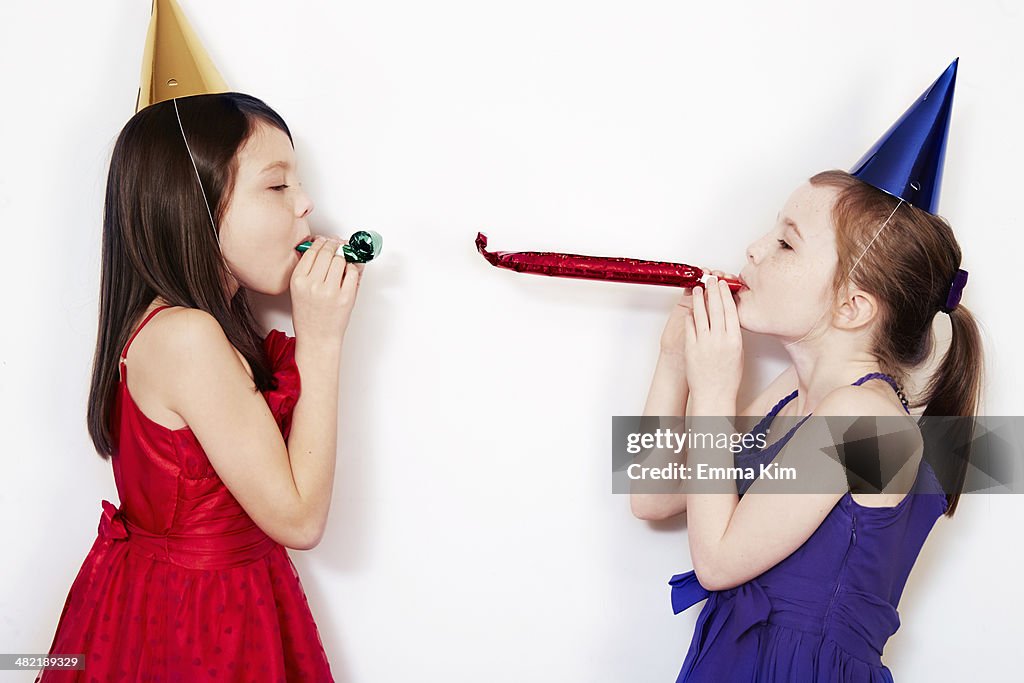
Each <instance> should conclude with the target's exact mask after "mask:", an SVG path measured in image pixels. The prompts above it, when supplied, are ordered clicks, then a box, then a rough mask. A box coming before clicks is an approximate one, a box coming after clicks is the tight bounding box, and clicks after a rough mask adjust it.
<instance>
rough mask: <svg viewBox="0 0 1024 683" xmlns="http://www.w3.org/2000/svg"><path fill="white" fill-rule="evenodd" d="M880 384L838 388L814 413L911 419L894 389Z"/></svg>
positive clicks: (852, 385)
mask: <svg viewBox="0 0 1024 683" xmlns="http://www.w3.org/2000/svg"><path fill="white" fill-rule="evenodd" d="M880 384H881V383H877V384H875V385H869V384H867V383H864V384H859V385H854V384H849V385H846V386H841V387H836V388H835V389H833V390H832V391H830V392H829V393H828V394H826V395H825V398H823V399H822V400H821V403H819V404H818V406H817V407H816V408H815V409H814V413H815V414H816V415H821V416H829V415H833V416H857V415H872V416H879V417H907V418H910V416H909V415H907V413H906V411H904V410H903V407H902V405H901V404H900V402H899V400H898V399H897V398H896V394H895V393H894V392H893V390H892V388H891V387H890V386H889V385H887V384H884V385H881V386H878V385H880Z"/></svg>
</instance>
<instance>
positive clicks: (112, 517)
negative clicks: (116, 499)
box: [97, 500, 128, 541]
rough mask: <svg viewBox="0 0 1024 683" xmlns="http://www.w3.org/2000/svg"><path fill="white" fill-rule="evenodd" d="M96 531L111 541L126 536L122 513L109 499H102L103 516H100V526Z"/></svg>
mask: <svg viewBox="0 0 1024 683" xmlns="http://www.w3.org/2000/svg"><path fill="white" fill-rule="evenodd" d="M97 531H98V532H99V535H100V536H102V537H103V538H108V539H110V540H112V541H119V540H121V539H126V538H128V527H127V526H126V525H125V520H124V513H123V512H122V511H121V509H120V508H117V507H114V504H113V503H111V502H110V501H109V500H104V501H103V516H102V517H100V526H99V529H98V530H97Z"/></svg>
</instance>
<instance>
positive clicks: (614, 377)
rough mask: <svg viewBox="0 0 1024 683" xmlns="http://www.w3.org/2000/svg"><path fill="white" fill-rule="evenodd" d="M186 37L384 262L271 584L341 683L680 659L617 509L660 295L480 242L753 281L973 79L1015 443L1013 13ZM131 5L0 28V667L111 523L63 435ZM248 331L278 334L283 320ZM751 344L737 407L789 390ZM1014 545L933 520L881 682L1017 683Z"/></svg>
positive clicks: (994, 393) (972, 265)
mask: <svg viewBox="0 0 1024 683" xmlns="http://www.w3.org/2000/svg"><path fill="white" fill-rule="evenodd" d="M181 4H182V6H183V8H184V10H185V12H186V14H187V15H188V17H189V18H190V20H191V22H192V24H193V26H194V27H195V29H196V31H197V32H198V34H199V36H200V38H201V39H202V41H203V43H204V44H205V45H206V47H207V49H208V50H209V52H210V55H211V57H212V58H213V60H214V62H215V63H216V64H217V66H218V68H219V69H220V71H221V73H222V74H223V75H224V77H225V79H226V80H227V82H228V83H229V85H230V86H231V87H232V88H234V89H236V90H239V91H242V92H247V93H251V94H253V95H256V96H258V97H260V98H262V99H264V100H265V101H266V102H267V103H268V104H270V105H271V106H272V107H274V108H275V109H276V110H277V111H278V112H280V113H281V114H282V116H283V117H284V118H285V120H286V121H287V122H288V123H289V125H290V126H291V128H292V130H293V133H294V136H295V141H296V149H297V154H298V158H299V161H300V164H301V166H300V169H301V171H302V174H303V180H304V183H305V186H306V188H307V189H308V190H309V191H310V192H311V195H312V197H313V198H314V200H315V202H316V204H317V208H316V211H315V213H314V214H313V219H314V222H313V225H314V227H315V228H316V229H317V230H318V231H320V232H326V233H335V234H338V235H342V236H347V235H349V234H350V233H351V232H352V231H353V230H355V229H359V228H372V229H376V230H378V231H380V232H381V233H382V234H383V235H384V238H385V250H384V253H383V256H382V258H381V259H380V261H379V262H376V263H373V264H371V265H370V266H368V267H367V270H366V275H365V280H364V283H363V286H362V288H361V294H360V300H359V303H358V306H357V310H356V312H355V314H354V317H353V322H352V324H351V327H350V331H349V334H348V337H347V341H346V349H345V356H344V363H343V370H342V373H343V377H342V390H341V391H342V400H341V411H340V416H339V429H340V438H339V441H340V449H339V466H338V470H337V484H336V488H335V493H334V503H333V507H332V510H331V517H330V523H329V527H328V530H327V534H326V537H325V539H324V540H323V542H322V543H321V545H320V546H318V547H317V548H316V549H314V550H313V551H310V552H293V553H292V556H293V558H294V561H295V563H296V565H297V566H298V568H299V571H300V574H301V576H302V579H303V583H304V586H305V589H306V591H307V594H308V596H309V600H310V603H311V607H312V610H313V613H314V616H315V617H316V619H317V622H318V624H319V627H320V629H321V633H322V636H323V639H324V642H325V646H326V649H327V652H328V655H329V657H330V660H331V664H332V668H333V671H334V673H335V675H336V677H337V679H338V680H339V681H357V682H364V681H374V682H375V681H402V680H429V681H479V680H488V681H496V682H497V681H558V682H561V681H580V682H588V683H590V682H598V683H612V682H616V683H618V682H632V681H671V680H674V679H675V676H676V674H677V673H678V670H679V667H680V665H681V663H682V660H683V656H684V653H685V651H686V648H687V645H688V643H689V641H690V637H691V635H692V632H693V624H694V621H695V619H696V617H697V613H698V612H699V609H700V606H699V605H698V606H694V607H693V608H692V609H690V610H688V611H687V612H685V613H683V614H680V615H678V616H673V614H672V611H671V608H670V605H669V589H668V585H667V581H668V579H669V577H670V576H671V575H672V574H675V573H678V572H683V571H687V570H689V569H690V568H692V565H691V563H690V560H689V555H688V549H687V540H686V531H685V524H684V521H685V520H684V519H679V520H677V521H674V522H672V523H666V524H664V525H655V526H652V525H649V524H648V523H646V522H641V521H638V520H636V519H634V518H633V517H632V516H631V515H630V513H629V507H628V500H627V498H626V497H625V496H622V495H618V496H616V495H612V494H611V493H610V491H611V472H610V467H611V464H610V435H611V416H612V415H630V414H637V413H638V412H639V411H640V410H641V409H642V406H643V402H644V399H645V396H646V390H647V385H648V381H649V379H650V375H651V373H652V371H653V367H654V361H655V358H656V355H657V348H658V347H657V344H658V336H659V334H660V332H661V328H662V325H663V322H664V319H665V317H666V315H667V313H668V311H669V309H670V307H671V306H672V304H673V302H674V300H675V293H674V291H673V290H669V289H662V288H658V287H643V286H638V285H628V284H608V283H595V282H591V283H586V282H579V281H571V280H557V279H551V278H542V277H534V276H528V275H519V274H515V273H512V272H509V271H504V270H498V269H495V268H493V267H491V266H489V265H488V264H487V263H486V262H485V261H484V259H483V258H482V257H481V256H480V255H479V254H477V253H476V251H475V248H474V245H473V239H474V237H475V235H476V233H477V231H478V230H483V231H484V232H486V233H487V234H488V236H489V238H490V240H491V247H492V248H493V249H507V250H551V251H571V252H576V253H584V254H597V255H616V256H633V257H638V258H654V259H662V260H676V261H684V262H690V263H705V264H708V265H711V266H713V267H717V268H722V269H723V270H727V271H732V272H738V271H739V270H740V268H742V265H743V254H744V251H743V250H744V248H745V247H746V245H747V244H748V243H749V242H750V241H751V240H753V239H754V238H756V237H757V236H759V235H761V234H762V233H763V232H764V231H766V230H768V229H769V228H770V226H771V223H772V221H773V219H774V216H775V213H776V212H777V211H778V210H779V208H781V206H782V204H783V203H784V202H785V200H786V198H787V197H788V195H789V193H790V192H791V191H792V190H793V189H794V188H795V187H796V186H797V185H799V184H800V183H801V182H802V181H803V180H804V179H806V178H807V177H808V176H810V175H812V174H813V173H815V172H817V171H820V170H824V169H827V168H849V167H850V166H851V165H852V164H853V163H854V162H855V161H856V160H857V159H858V158H859V157H860V156H861V154H862V153H863V152H864V151H866V150H867V149H868V148H869V147H870V146H871V144H872V143H874V141H875V140H876V139H877V138H878V137H879V136H880V135H881V134H882V133H883V132H884V131H885V130H886V129H887V128H888V127H889V125H890V124H891V123H892V122H893V121H895V120H896V118H898V116H899V115H900V114H902V112H903V111H904V110H905V109H906V107H907V106H909V105H910V103H911V102H913V101H914V100H915V99H916V98H917V97H918V95H919V94H920V93H921V92H922V91H923V90H924V89H925V88H926V87H927V86H928V85H929V84H930V83H931V82H932V81H933V80H934V79H935V78H936V77H937V76H938V75H939V74H940V73H941V72H942V71H943V70H944V69H945V67H946V66H947V65H948V64H949V63H950V62H951V61H952V60H953V59H954V58H955V57H958V56H959V57H960V70H959V75H958V79H957V88H956V98H955V104H954V115H953V122H952V130H951V138H950V141H949V148H948V155H947V159H946V170H945V177H944V183H943V192H942V200H941V205H940V213H942V214H943V215H944V216H945V217H947V218H948V219H949V220H950V221H951V222H952V224H953V226H954V229H955V231H956V234H957V235H958V237H959V239H960V241H961V245H962V247H963V251H964V262H963V266H964V268H965V269H967V270H969V271H970V273H971V276H970V283H969V285H968V286H967V289H966V291H965V294H964V299H963V302H964V304H965V305H966V306H968V307H969V308H970V309H971V310H972V311H974V312H975V313H976V315H977V316H978V317H979V319H980V320H981V321H982V324H983V326H984V329H983V334H984V342H985V344H986V351H987V352H988V354H989V355H988V359H987V360H988V384H987V386H986V394H985V405H984V406H983V410H984V412H986V413H988V414H991V415H1022V414H1024V413H1022V412H1021V411H1022V410H1024V398H1022V393H1021V390H1020V386H1019V382H1015V379H1016V380H1019V378H1020V377H1021V376H1022V375H1024V368H1022V367H1021V362H1020V360H1019V358H1020V356H1019V354H1018V353H1017V352H1014V351H1013V349H1014V348H1016V347H1017V343H1018V342H1019V338H1020V332H1021V323H1020V321H1019V317H1018V313H1017V308H1018V303H1017V301H1016V294H1017V291H1018V289H1019V288H1018V283H1019V279H1018V277H1019V265H1018V264H1019V259H1020V257H1021V247H1022V246H1024V245H1022V240H1021V238H1020V230H1021V228H1022V226H1021V220H1020V218H1019V216H1020V196H1021V195H1020V178H1021V171H1020V164H1021V160H1022V159H1024V144H1022V139H1024V138H1022V135H1021V131H1020V126H1021V121H1020V111H1021V105H1022V104H1024V86H1022V84H1024V78H1022V73H1024V57H1022V52H1021V49H1020V48H1019V38H1020V35H1021V34H1022V33H1024V8H1022V5H1021V3H1018V2H1014V1H1013V0H1002V1H993V0H988V1H977V2H971V3H966V2H962V1H956V2H953V1H948V0H946V1H942V2H936V1H931V2H924V1H921V2H914V3H900V5H899V6H896V4H895V3H891V2H880V1H876V0H861V1H859V2H856V3H833V2H829V3H822V2H799V3H797V2H789V3H785V2H783V3H778V2H776V3H772V4H767V3H759V2H743V3H739V2H727V3H725V2H723V3H701V4H699V5H698V4H697V3H680V2H669V1H663V2H649V1H644V0H633V1H632V2H596V1H594V0H591V1H590V2H582V1H572V0H543V1H535V0H518V1H517V2H503V3H495V2H480V1H479V0H477V1H475V2H474V1H469V0H466V1H462V2H458V1H454V0H434V1H433V2H413V1H408V0H406V1H398V0H375V1H374V2H362V3H352V2H337V3H330V4H328V3H319V2H309V1H306V2H289V3H281V2H267V1H265V0H259V1H254V0H245V1H244V2H243V1H242V0H231V1H230V2H228V1H219V2H203V3H200V2H198V0H182V2H181ZM149 5H150V3H149V2H144V1H142V0H138V1H135V2H128V1H127V0H119V1H117V2H102V3H95V2H91V3H86V2H63V3H62V4H61V5H60V6H59V7H58V6H55V5H54V4H53V3H32V4H29V3H19V4H17V5H15V4H13V3H8V4H5V5H4V8H3V10H0V12H2V20H0V68H2V70H3V71H2V73H3V81H2V86H0V87H2V88H3V91H4V100H5V104H4V106H3V108H2V113H0V117H2V118H0V121H2V126H0V130H2V135H3V138H2V140H3V152H4V161H3V163H2V164H0V226H2V231H0V234H2V237H0V239H2V240H3V250H2V254H0V259H2V261H0V277H2V287H3V290H2V291H3V307H2V315H3V331H2V334H0V391H2V397H3V405H2V412H0V414H2V416H3V417H2V419H3V427H2V430H0V434H2V438H3V442H2V450H0V452H2V457H3V459H4V460H3V470H2V471H3V485H2V487H0V519H2V520H3V548H4V550H3V552H2V555H0V557H2V560H0V572H2V577H0V651H6V652H45V651H46V648H47V647H48V646H49V644H50V641H51V639H52V636H53V630H54V628H55V626H56V622H57V618H58V616H59V614H60V610H61V608H62V606H63V603H64V599H65V597H66V594H67V589H68V587H69V586H70V584H71V581H72V580H73V578H74V576H75V574H76V573H77V571H78V568H79V567H80V565H81V562H82V560H83V558H84V556H85V554H86V552H87V550H88V549H89V547H90V545H91V544H92V542H93V540H94V538H95V535H96V527H97V524H98V521H99V518H100V511H101V509H100V500H101V499H103V498H107V499H109V500H113V501H115V502H116V501H117V494H116V490H115V488H114V482H113V478H112V475H111V471H110V464H109V463H108V462H106V461H104V460H101V459H100V458H99V457H98V456H96V455H95V454H94V451H93V449H92V446H91V443H90V441H89V440H88V437H87V432H86V428H85V407H86V398H87V395H88V381H89V374H90V363H91V359H92V353H93V349H94V343H95V335H96V316H97V299H98V290H99V235H100V229H101V218H102V214H101V209H102V199H103V191H104V183H105V177H106V171H107V166H108V163H109V158H110V152H111V149H112V147H113V143H114V140H115V139H116V137H117V134H118V132H119V130H120V128H121V126H123V125H124V123H125V122H126V121H127V120H128V119H129V118H130V117H131V115H132V113H133V111H134V104H135V96H136V89H137V87H138V81H139V64H140V59H141V55H142V47H143V40H144V37H145V32H146V26H147V24H148V21H149V11H150V7H149ZM259 305H260V310H261V311H262V315H263V318H264V320H265V322H266V323H267V325H268V326H277V327H282V328H283V329H286V330H288V331H289V332H290V331H291V327H290V318H289V317H288V299H287V296H284V297H281V298H279V299H276V300H270V301H268V300H266V299H261V300H260V302H259ZM939 318H940V321H939V323H938V324H940V325H948V323H946V321H945V319H944V316H941V315H940V316H939ZM745 346H746V353H747V357H746V367H747V369H748V373H747V377H746V379H745V381H744V388H743V396H746V397H748V398H749V397H750V396H752V395H753V392H755V391H757V390H759V389H760V388H762V387H763V386H764V385H765V384H766V383H767V381H769V380H770V379H771V378H772V377H774V376H775V375H776V374H778V372H780V371H781V370H782V369H783V368H784V367H785V366H784V362H785V360H786V357H785V355H784V354H783V352H782V350H781V347H780V345H779V344H778V343H777V342H775V341H774V340H772V339H768V338H760V337H758V336H757V335H752V334H746V335H745ZM780 398H781V396H780ZM1022 523H1024V500H1022V499H1021V498H1020V497H1018V496H982V495H972V496H965V497H964V498H963V499H962V500H961V503H960V509H959V510H958V512H957V515H956V516H955V518H954V519H953V520H947V519H945V518H943V519H941V520H940V521H939V522H938V523H937V525H936V528H935V530H934V531H933V533H932V535H931V536H930V538H929V540H928V542H927V544H926V545H925V548H924V550H923V552H922V555H921V557H920V559H919V561H918V563H917V565H916V566H915V568H914V572H913V574H912V575H911V578H910V581H909V583H908V586H907V589H906V592H905V593H904V597H903V600H902V602H901V604H900V614H901V619H902V627H901V628H900V630H899V631H898V632H897V633H896V635H895V636H893V638H892V639H891V640H890V641H889V644H888V645H887V648H886V651H885V655H884V661H885V662H886V663H887V664H888V665H889V666H890V667H891V668H892V670H893V673H894V675H895V677H896V680H897V681H899V682H900V683H915V682H920V681H936V680H942V681H951V680H964V679H967V678H968V677H970V679H971V680H978V681H981V680H984V681H997V680H1007V679H1008V678H1009V677H1011V674H1010V672H1013V671H1016V670H1018V668H1017V665H1018V655H1019V642H1020V636H1021V635H1022V633H1021V631H1022V629H1021V627H1020V625H1019V618H1020V616H1021V614H1022V607H1024V589H1022V588H1021V582H1020V569H1021V550H1020V546H1021V543H1020V528H1021V524H1022ZM8 676H9V677H10V680H30V679H31V678H32V675H31V674H28V673H24V674H14V673H8Z"/></svg>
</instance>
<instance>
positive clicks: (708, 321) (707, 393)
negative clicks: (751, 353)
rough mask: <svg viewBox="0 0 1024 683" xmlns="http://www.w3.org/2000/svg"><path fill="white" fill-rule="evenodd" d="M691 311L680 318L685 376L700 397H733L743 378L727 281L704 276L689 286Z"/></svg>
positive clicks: (740, 339)
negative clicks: (704, 283) (702, 282)
mask: <svg viewBox="0 0 1024 683" xmlns="http://www.w3.org/2000/svg"><path fill="white" fill-rule="evenodd" d="M693 294H694V296H693V315H692V316H690V317H688V318H684V320H683V329H684V332H683V337H684V339H685V343H684V351H683V355H684V358H685V368H686V380H687V383H688V384H689V387H690V392H691V394H692V395H693V396H697V397H699V398H700V400H702V401H705V400H707V401H715V400H719V399H721V400H725V401H735V400H736V395H737V394H738V393H739V389H740V380H741V379H742V378H743V337H742V335H741V333H740V321H739V316H738V315H737V314H736V301H735V300H734V299H733V294H732V291H731V290H730V289H729V287H728V285H727V284H725V283H724V282H722V281H721V280H719V279H718V277H717V276H714V275H713V276H711V277H709V278H708V286H707V291H706V292H704V291H703V288H699V286H698V287H694V288H693Z"/></svg>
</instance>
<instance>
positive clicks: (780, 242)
mask: <svg viewBox="0 0 1024 683" xmlns="http://www.w3.org/2000/svg"><path fill="white" fill-rule="evenodd" d="M775 241H776V242H778V243H779V246H781V247H782V248H783V249H792V248H793V247H791V246H789V244H788V243H787V242H786V240H775Z"/></svg>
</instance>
